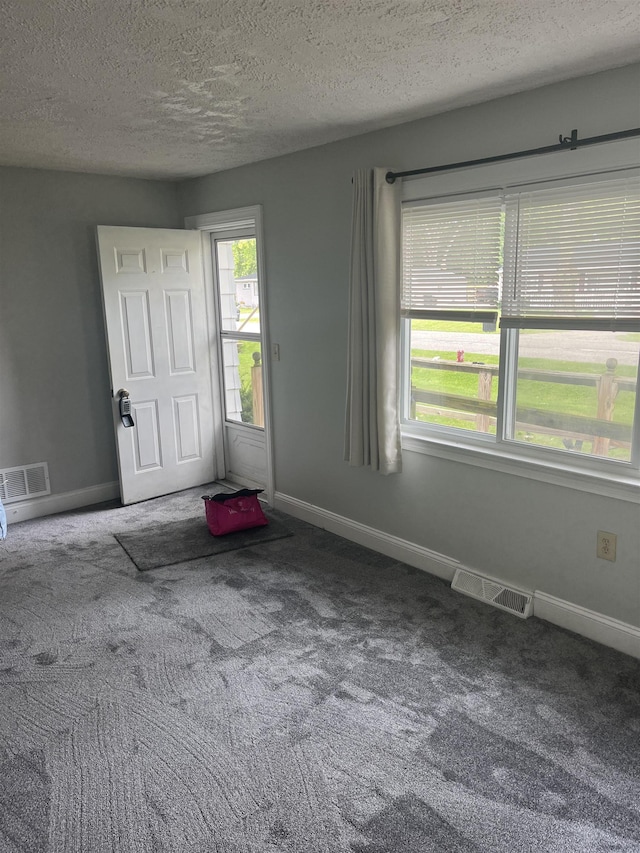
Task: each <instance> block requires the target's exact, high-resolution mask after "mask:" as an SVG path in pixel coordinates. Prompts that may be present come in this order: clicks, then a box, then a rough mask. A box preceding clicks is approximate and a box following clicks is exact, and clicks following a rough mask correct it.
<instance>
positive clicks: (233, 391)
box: [222, 338, 264, 427]
mask: <svg viewBox="0 0 640 853" xmlns="http://www.w3.org/2000/svg"><path fill="white" fill-rule="evenodd" d="M261 358H262V353H261V349H260V343H259V341H238V340H234V339H233V338H223V339H222V363H223V370H224V391H225V403H226V416H227V420H229V421H238V422H239V423H243V424H254V425H255V426H260V427H263V426H264V406H263V395H262V363H261Z"/></svg>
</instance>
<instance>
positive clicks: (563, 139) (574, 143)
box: [385, 127, 640, 184]
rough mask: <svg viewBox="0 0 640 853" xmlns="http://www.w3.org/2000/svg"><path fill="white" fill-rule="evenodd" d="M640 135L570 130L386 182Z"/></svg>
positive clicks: (637, 130) (389, 174)
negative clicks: (583, 135)
mask: <svg viewBox="0 0 640 853" xmlns="http://www.w3.org/2000/svg"><path fill="white" fill-rule="evenodd" d="M633 136H640V127H634V128H632V129H631V130H618V131H616V132H615V133H605V134H603V135H602V136H590V137H588V138H587V139H578V131H577V130H572V131H571V136H563V135H562V134H560V136H559V137H558V139H559V140H560V141H559V142H557V143H556V144H555V145H545V146H544V147H543V148H529V150H528V151H514V152H512V153H511V154H497V155H496V156H495V157H481V158H480V159H479V160H463V161H462V162H460V163H447V164H446V165H445V166H430V167H428V168H426V169H411V171H409V172H387V174H386V176H385V177H386V179H387V183H388V184H393V183H395V180H396V178H407V177H409V176H410V175H427V174H429V173H430V172H444V171H446V170H447V169H463V168H464V167H465V166H480V165H482V164H483V163H498V162H500V161H501V160H516V159H517V158H518V157H531V156H533V155H534V154H550V153H551V152H552V151H575V149H576V148H581V147H582V146H585V145H598V144H599V143H602V142H613V141H614V140H616V139H629V138H631V137H633Z"/></svg>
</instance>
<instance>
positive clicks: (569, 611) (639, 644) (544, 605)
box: [533, 591, 640, 658]
mask: <svg viewBox="0 0 640 853" xmlns="http://www.w3.org/2000/svg"><path fill="white" fill-rule="evenodd" d="M533 615H534V616H537V617H538V618H539V619H545V620H546V621H547V622H553V624H554V625H559V626H560V627H561V628H566V629H567V630H569V631H574V632H575V633H576V634H580V635H581V636H583V637H588V639H590V640H595V641H596V642H597V643H602V645H603V646H609V647H610V648H612V649H617V650H618V651H619V652H624V653H625V654H627V655H631V656H632V657H635V658H640V628H636V627H635V625H629V624H628V623H627V622H621V621H620V620H619V619H612V618H611V617H610V616H605V615H604V614H602V613H597V612H596V611H595V610H587V608H586V607H580V606H579V605H578V604H573V603H572V602H571V601H563V600H562V599H561V598H555V596H553V595H547V593H546V592H539V591H536V592H535V594H534V599H533Z"/></svg>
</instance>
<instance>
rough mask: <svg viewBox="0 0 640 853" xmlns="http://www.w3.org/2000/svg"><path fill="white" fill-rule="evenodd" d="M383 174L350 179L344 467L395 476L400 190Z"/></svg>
mask: <svg viewBox="0 0 640 853" xmlns="http://www.w3.org/2000/svg"><path fill="white" fill-rule="evenodd" d="M388 171H389V169H386V168H375V169H373V170H371V169H367V170H360V171H358V172H356V174H355V175H354V178H353V220H352V227H351V270H350V301H349V351H348V378H347V418H346V432H345V459H346V461H347V462H348V463H349V464H350V465H354V466H361V465H370V466H371V468H372V469H373V470H374V471H379V472H380V473H381V474H393V473H397V472H399V471H401V470H402V454H401V441H400V417H399V406H398V398H399V388H400V382H399V372H400V370H399V338H400V186H399V184H398V183H397V182H396V183H395V184H388V183H387V182H386V180H385V175H386V173H387V172H388Z"/></svg>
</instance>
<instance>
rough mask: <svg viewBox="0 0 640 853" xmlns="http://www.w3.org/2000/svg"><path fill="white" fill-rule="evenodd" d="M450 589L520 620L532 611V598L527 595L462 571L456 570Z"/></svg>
mask: <svg viewBox="0 0 640 853" xmlns="http://www.w3.org/2000/svg"><path fill="white" fill-rule="evenodd" d="M451 589H455V590H457V591H458V592H462V593H463V594H464V595H469V596H471V598H477V599H478V600H480V601H486V602H487V604H492V605H493V606H494V607H499V608H500V610H507V611H508V612H509V613H514V614H515V615H516V616H519V617H520V618H521V619H527V618H528V617H529V616H531V611H532V610H533V596H532V595H530V594H529V593H526V592H521V591H520V590H517V589H512V588H510V587H507V586H503V584H501V583H499V582H498V581H494V580H492V579H491V578H483V577H481V576H480V575H474V574H473V573H472V572H467V571H465V570H464V569H456V573H455V576H454V578H453V581H452V582H451Z"/></svg>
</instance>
